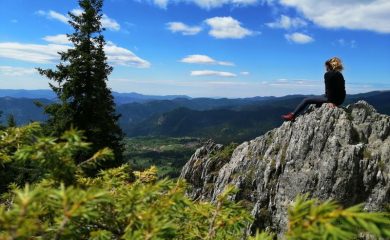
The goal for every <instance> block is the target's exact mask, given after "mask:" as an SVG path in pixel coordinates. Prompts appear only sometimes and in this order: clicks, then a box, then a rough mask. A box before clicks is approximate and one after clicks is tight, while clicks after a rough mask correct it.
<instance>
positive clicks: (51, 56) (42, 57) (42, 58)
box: [0, 42, 69, 63]
mask: <svg viewBox="0 0 390 240" xmlns="http://www.w3.org/2000/svg"><path fill="white" fill-rule="evenodd" d="M68 48H69V46H66V45H60V44H47V45H40V44H24V43H18V42H2V43H0V57H2V58H10V59H16V60H21V61H26V62H33V63H52V62H55V61H58V60H59V55H58V53H57V52H61V51H66V50H67V49H68Z"/></svg>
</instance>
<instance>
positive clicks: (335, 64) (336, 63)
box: [325, 57, 344, 71]
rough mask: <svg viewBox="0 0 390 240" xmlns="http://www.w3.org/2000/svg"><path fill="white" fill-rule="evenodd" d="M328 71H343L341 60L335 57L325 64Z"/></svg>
mask: <svg viewBox="0 0 390 240" xmlns="http://www.w3.org/2000/svg"><path fill="white" fill-rule="evenodd" d="M325 66H326V70H328V71H331V70H333V71H342V70H343V69H344V67H343V63H342V62H341V59H340V58H338V57H333V58H331V59H329V60H327V61H326V62H325Z"/></svg>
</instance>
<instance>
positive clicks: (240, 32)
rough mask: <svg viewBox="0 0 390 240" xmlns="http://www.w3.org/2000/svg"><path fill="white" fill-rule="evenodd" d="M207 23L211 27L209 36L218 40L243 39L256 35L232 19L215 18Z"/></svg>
mask: <svg viewBox="0 0 390 240" xmlns="http://www.w3.org/2000/svg"><path fill="white" fill-rule="evenodd" d="M205 22H206V23H207V24H208V25H209V26H210V27H211V30H210V31H209V34H210V35H211V36H213V37H215V38H218V39H224V38H233V39H241V38H244V37H246V36H251V35H254V34H255V33H254V32H253V31H251V30H249V29H246V28H243V27H241V23H240V22H239V21H237V20H236V19H234V18H232V17H213V18H209V19H207V20H205Z"/></svg>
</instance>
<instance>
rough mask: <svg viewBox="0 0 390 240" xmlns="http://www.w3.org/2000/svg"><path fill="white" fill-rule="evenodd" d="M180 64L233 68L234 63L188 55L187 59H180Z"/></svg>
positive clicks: (198, 55) (205, 56) (203, 56)
mask: <svg viewBox="0 0 390 240" xmlns="http://www.w3.org/2000/svg"><path fill="white" fill-rule="evenodd" d="M180 62H183V63H193V64H214V65H221V66H234V63H232V62H222V61H217V60H215V59H213V58H211V57H209V56H207V55H200V54H194V55H188V56H187V57H185V58H183V59H181V60H180Z"/></svg>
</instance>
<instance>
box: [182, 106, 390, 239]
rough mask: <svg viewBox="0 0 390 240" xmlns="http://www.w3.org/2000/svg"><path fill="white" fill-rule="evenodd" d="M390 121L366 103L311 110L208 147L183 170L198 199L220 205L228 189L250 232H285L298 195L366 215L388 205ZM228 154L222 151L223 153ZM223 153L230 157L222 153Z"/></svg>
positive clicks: (193, 157)
mask: <svg viewBox="0 0 390 240" xmlns="http://www.w3.org/2000/svg"><path fill="white" fill-rule="evenodd" d="M389 133H390V116H388V115H382V114H379V113H377V112H376V111H375V109H374V108H373V107H372V106H370V105H369V104H367V103H366V102H364V101H359V102H357V103H355V104H351V105H349V106H347V107H346V108H330V107H329V106H327V105H323V106H322V107H320V108H318V109H315V108H309V110H308V111H307V112H306V113H305V114H304V115H302V116H300V117H298V118H297V119H296V121H295V122H284V123H283V124H282V126H280V127H279V128H276V129H274V130H271V131H269V132H267V133H266V134H265V135H263V136H260V137H258V138H256V139H254V140H251V141H249V142H244V143H242V144H241V145H239V146H237V147H236V148H235V149H234V151H233V153H232V154H231V156H229V157H228V158H226V157H225V158H221V157H220V155H221V154H219V153H221V152H223V151H224V148H225V146H222V145H220V144H215V143H212V142H209V143H207V144H206V145H205V146H203V147H201V148H199V149H198V150H197V151H196V152H195V154H194V155H193V156H192V157H191V159H190V160H189V161H188V162H187V164H186V165H185V166H184V168H183V170H182V173H181V178H184V179H185V180H186V181H187V182H188V183H189V185H190V186H191V190H189V192H188V194H189V196H191V197H192V198H194V199H207V200H212V201H213V200H215V199H216V197H217V196H218V195H219V194H220V193H221V192H222V191H223V190H224V188H225V186H226V185H228V184H233V185H235V186H236V187H237V188H238V189H239V191H238V192H237V193H236V194H235V195H234V196H233V198H234V200H236V201H243V203H244V204H245V205H246V206H247V207H248V208H249V209H250V210H251V213H252V215H253V216H254V217H255V220H254V222H253V224H252V226H251V227H250V228H251V229H252V231H253V230H254V229H257V228H259V229H270V230H272V231H275V232H278V233H281V232H284V231H285V230H286V227H287V208H288V205H289V204H290V203H291V202H292V201H293V200H294V199H295V197H296V196H297V195H298V194H304V193H308V194H309V195H310V197H316V198H319V199H322V200H326V199H334V200H337V201H338V202H339V203H341V204H343V205H344V206H346V207H347V206H350V205H354V204H357V203H364V204H365V209H366V210H368V211H377V210H383V209H384V208H385V207H386V205H387V207H388V204H389V202H390V138H389ZM222 155H223V154H222ZM225 155H226V153H225Z"/></svg>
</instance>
